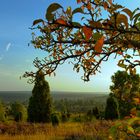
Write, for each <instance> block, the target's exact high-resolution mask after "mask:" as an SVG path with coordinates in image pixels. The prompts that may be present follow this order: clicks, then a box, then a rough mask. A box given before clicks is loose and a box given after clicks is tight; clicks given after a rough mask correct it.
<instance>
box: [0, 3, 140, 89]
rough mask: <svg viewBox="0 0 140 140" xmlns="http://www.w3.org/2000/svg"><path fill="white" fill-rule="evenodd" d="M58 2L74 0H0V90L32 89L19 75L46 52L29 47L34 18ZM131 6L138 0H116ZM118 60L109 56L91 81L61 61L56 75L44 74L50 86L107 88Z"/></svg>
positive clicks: (54, 87) (31, 66)
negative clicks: (107, 60) (109, 58)
mask: <svg viewBox="0 0 140 140" xmlns="http://www.w3.org/2000/svg"><path fill="white" fill-rule="evenodd" d="M53 2H58V3H60V4H61V5H62V6H64V7H66V6H72V8H74V7H76V1H75V0H1V1H0V19H1V22H0V91H3V90H6V91H7V90H10V91H15V90H32V87H33V85H29V84H27V82H26V81H27V79H22V80H20V79H19V77H20V76H21V75H22V74H23V73H24V72H25V71H31V70H32V69H33V65H32V61H33V59H34V58H35V57H37V56H39V57H41V56H45V53H44V52H41V51H38V50H35V49H34V48H33V47H32V46H30V47H28V43H29V42H30V40H31V30H29V29H28V28H29V27H31V25H32V22H33V20H35V19H37V18H44V15H45V11H46V8H47V7H48V5H49V4H51V3H53ZM115 2H118V3H121V4H123V5H125V6H127V7H129V8H131V9H135V8H137V7H139V6H140V1H139V0H123V1H122V0H115ZM116 64H117V61H116V60H114V59H112V60H110V61H109V62H105V63H104V64H103V65H102V68H101V72H102V73H98V74H97V75H96V76H92V78H91V80H90V82H88V83H84V82H83V81H82V80H81V78H80V77H81V75H82V74H77V73H76V72H74V71H73V70H72V67H71V66H70V65H67V64H65V65H62V66H61V67H60V68H59V69H58V70H57V71H56V74H57V75H56V77H46V79H47V81H48V82H49V83H50V87H51V90H59V91H83V92H85V91H87V92H100V91H101V92H102V91H109V85H110V84H111V80H110V77H111V75H112V74H113V73H114V72H116V71H117V70H118V67H117V66H116Z"/></svg>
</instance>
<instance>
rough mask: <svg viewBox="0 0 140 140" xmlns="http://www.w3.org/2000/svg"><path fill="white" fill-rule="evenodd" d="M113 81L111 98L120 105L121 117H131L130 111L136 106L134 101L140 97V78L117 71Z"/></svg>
mask: <svg viewBox="0 0 140 140" xmlns="http://www.w3.org/2000/svg"><path fill="white" fill-rule="evenodd" d="M111 79H112V83H113V85H111V86H110V90H111V96H113V97H114V98H116V99H117V101H118V103H119V113H120V117H121V118H124V117H126V116H129V115H130V110H131V109H132V108H134V107H135V106H136V105H135V103H134V101H133V99H134V98H137V97H139V96H140V76H139V75H138V74H128V73H127V72H126V71H117V72H116V73H115V74H114V75H113V76H112V77H111Z"/></svg>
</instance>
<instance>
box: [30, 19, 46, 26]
mask: <svg viewBox="0 0 140 140" xmlns="http://www.w3.org/2000/svg"><path fill="white" fill-rule="evenodd" d="M40 22H42V23H43V22H44V21H43V19H36V20H34V21H33V25H32V26H34V25H36V24H38V23H40Z"/></svg>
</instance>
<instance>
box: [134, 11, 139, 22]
mask: <svg viewBox="0 0 140 140" xmlns="http://www.w3.org/2000/svg"><path fill="white" fill-rule="evenodd" d="M139 18H140V13H138V14H136V15H135V16H134V17H133V19H134V24H136V23H137V21H138V19H139Z"/></svg>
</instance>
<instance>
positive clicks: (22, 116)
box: [10, 102, 27, 122]
mask: <svg viewBox="0 0 140 140" xmlns="http://www.w3.org/2000/svg"><path fill="white" fill-rule="evenodd" d="M10 112H11V113H10V114H11V115H12V116H13V118H14V120H15V121H17V122H19V121H26V120H27V109H26V108H25V106H24V105H23V104H21V103H19V102H14V103H12V104H11V111H10Z"/></svg>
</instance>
